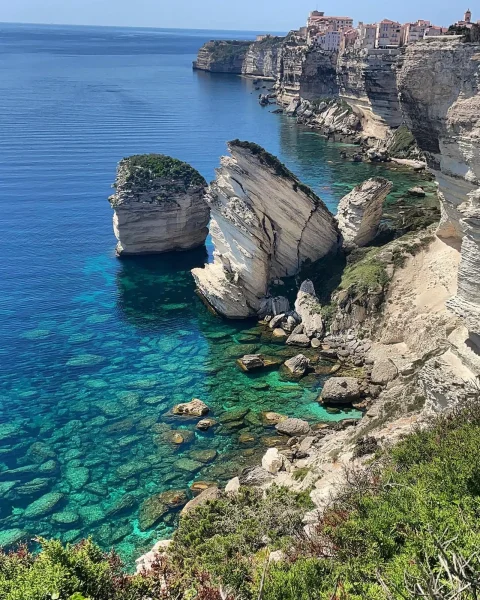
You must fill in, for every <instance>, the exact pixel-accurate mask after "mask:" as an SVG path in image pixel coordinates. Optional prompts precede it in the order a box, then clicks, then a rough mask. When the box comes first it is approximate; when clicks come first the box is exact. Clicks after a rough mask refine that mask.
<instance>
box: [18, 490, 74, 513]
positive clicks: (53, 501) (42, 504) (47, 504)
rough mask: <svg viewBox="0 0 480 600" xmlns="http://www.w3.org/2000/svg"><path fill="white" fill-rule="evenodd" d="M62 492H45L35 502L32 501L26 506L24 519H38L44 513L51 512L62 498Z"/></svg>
mask: <svg viewBox="0 0 480 600" xmlns="http://www.w3.org/2000/svg"><path fill="white" fill-rule="evenodd" d="M64 497H65V496H64V494H60V493H58V492H51V493H50V494H45V496H42V497H41V498H39V499H38V500H35V502H32V503H31V504H29V505H28V506H27V508H26V509H25V512H24V513H23V516H24V517H25V518H26V519H40V518H41V517H44V516H45V515H48V514H49V513H51V512H53V510H54V508H55V507H56V506H57V504H59V503H60V502H61V501H62V500H63V499H64Z"/></svg>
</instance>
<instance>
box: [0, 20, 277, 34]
mask: <svg viewBox="0 0 480 600" xmlns="http://www.w3.org/2000/svg"><path fill="white" fill-rule="evenodd" d="M0 25H40V26H44V27H52V26H53V27H102V28H106V29H114V28H119V27H121V28H124V29H163V30H172V31H175V30H180V31H242V32H245V33H265V34H266V33H282V34H283V35H286V33H288V32H283V31H269V32H267V31H265V30H263V29H206V28H204V27H198V28H196V27H152V26H147V25H88V24H85V23H32V22H23V21H0Z"/></svg>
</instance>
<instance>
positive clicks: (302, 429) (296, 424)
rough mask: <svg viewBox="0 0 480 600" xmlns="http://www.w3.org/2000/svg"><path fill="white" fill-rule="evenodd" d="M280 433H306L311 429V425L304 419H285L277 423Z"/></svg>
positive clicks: (294, 434)
mask: <svg viewBox="0 0 480 600" xmlns="http://www.w3.org/2000/svg"><path fill="white" fill-rule="evenodd" d="M275 429H276V430H277V431H278V433H284V434H285V435H289V436H290V437H293V436H298V435H306V434H307V433H308V432H309V431H310V425H309V424H308V423H307V421H304V420H303V419H285V420H284V421H280V423H277V425H275Z"/></svg>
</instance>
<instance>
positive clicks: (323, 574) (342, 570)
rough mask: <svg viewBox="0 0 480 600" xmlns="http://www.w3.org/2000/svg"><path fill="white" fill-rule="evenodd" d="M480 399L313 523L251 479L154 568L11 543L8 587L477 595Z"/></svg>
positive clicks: (26, 591)
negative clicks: (278, 553) (140, 571)
mask: <svg viewBox="0 0 480 600" xmlns="http://www.w3.org/2000/svg"><path fill="white" fill-rule="evenodd" d="M478 403H479V400H477V405H474V406H473V408H472V407H470V408H468V409H464V410H463V411H462V412H461V413H459V414H458V415H456V416H454V417H450V418H442V419H440V420H438V421H437V422H436V424H435V425H434V426H433V427H432V428H431V429H429V430H425V431H418V432H416V433H414V434H412V435H410V436H409V437H407V438H406V439H405V440H404V441H403V442H401V443H400V444H399V445H397V446H396V447H394V448H392V449H391V450H390V451H388V452H386V453H385V454H384V455H383V456H382V457H381V458H380V462H377V464H376V466H374V467H373V466H372V467H371V468H370V470H369V471H366V472H365V471H362V472H361V473H358V472H355V471H352V472H351V473H350V474H349V484H348V485H347V486H346V488H345V490H344V491H343V493H342V494H341V495H340V497H339V498H338V499H337V500H336V501H335V503H334V504H332V505H331V507H330V508H329V510H328V511H327V512H326V513H325V514H324V516H323V518H322V520H321V522H320V523H319V525H318V526H317V527H316V529H315V530H314V531H313V532H310V533H309V535H306V534H305V533H304V532H303V527H302V515H303V514H304V512H306V511H307V510H308V509H309V507H310V504H309V499H308V496H307V495H305V494H303V495H299V496H298V495H295V494H294V493H292V492H289V491H287V490H285V489H282V488H276V487H274V488H272V489H271V490H269V491H268V493H267V494H266V495H265V497H263V496H262V494H261V493H260V492H258V491H255V490H251V489H245V490H242V491H241V493H240V494H239V495H237V496H227V495H224V496H223V497H221V498H220V499H219V500H216V501H213V502H210V503H207V504H205V505H203V506H200V507H198V508H197V509H196V510H193V511H191V512H189V513H187V514H186V515H185V516H183V517H182V519H181V521H180V526H179V529H178V530H177V532H176V533H175V536H174V542H173V544H172V546H171V550H170V551H169V557H168V558H167V559H162V560H160V561H159V564H158V565H157V566H156V568H155V569H154V572H153V574H150V575H137V576H126V575H125V574H124V573H123V572H122V571H121V568H120V564H119V561H118V559H116V558H115V556H114V555H105V554H103V553H102V552H101V551H100V550H99V549H98V548H97V547H96V546H94V544H92V543H91V542H90V541H87V542H83V543H82V544H79V545H77V546H69V545H68V546H66V547H62V545H61V544H60V543H59V542H57V541H50V542H46V541H44V542H43V549H42V551H41V552H40V553H39V554H38V555H35V556H34V555H32V554H30V553H28V552H27V551H26V550H24V549H20V551H19V552H16V553H12V554H1V553H0V598H2V600H4V599H5V600H53V599H57V600H84V599H85V600H88V599H90V600H146V599H147V598H151V599H152V600H160V599H166V598H175V599H178V600H187V599H188V600H189V599H191V598H197V599H198V600H220V593H219V587H220V586H222V589H223V591H224V593H227V598H228V600H240V599H242V600H254V599H255V600H257V599H258V598H261V599H262V600H365V599H367V598H368V599H369V600H405V599H413V598H425V599H427V600H478V598H479V597H480V554H479V548H480V460H479V457H478V455H479V448H480V407H479V406H478ZM277 549H282V550H283V551H284V553H285V560H283V561H281V562H277V563H270V564H269V563H268V561H267V557H268V555H269V553H270V552H271V551H273V550H277ZM165 586H167V587H165Z"/></svg>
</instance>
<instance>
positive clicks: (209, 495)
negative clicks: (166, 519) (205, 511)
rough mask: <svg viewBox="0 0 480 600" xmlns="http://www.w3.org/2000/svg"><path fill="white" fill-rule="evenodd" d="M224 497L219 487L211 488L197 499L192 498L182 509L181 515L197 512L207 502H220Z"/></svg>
mask: <svg viewBox="0 0 480 600" xmlns="http://www.w3.org/2000/svg"><path fill="white" fill-rule="evenodd" d="M221 495H222V493H221V491H220V490H219V489H218V487H209V488H207V489H206V490H203V492H201V493H200V494H199V495H198V496H197V497H196V498H192V499H191V500H190V501H189V502H187V504H185V506H184V507H183V508H182V512H181V514H182V515H184V514H186V513H188V512H190V511H192V510H195V509H196V508H198V507H199V506H202V504H205V503H207V502H211V501H212V500H218V498H220V496H221Z"/></svg>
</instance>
